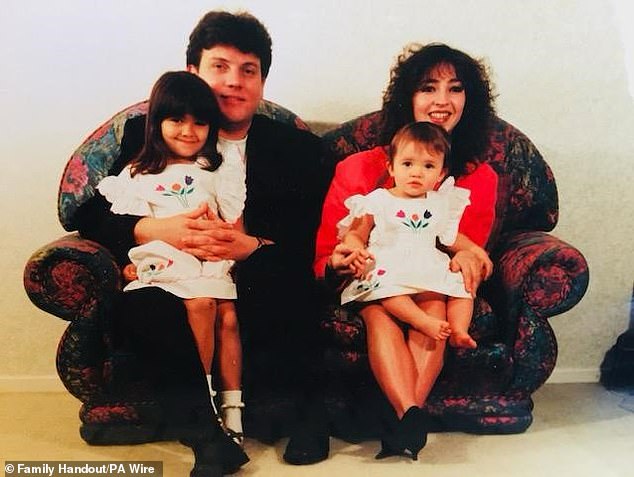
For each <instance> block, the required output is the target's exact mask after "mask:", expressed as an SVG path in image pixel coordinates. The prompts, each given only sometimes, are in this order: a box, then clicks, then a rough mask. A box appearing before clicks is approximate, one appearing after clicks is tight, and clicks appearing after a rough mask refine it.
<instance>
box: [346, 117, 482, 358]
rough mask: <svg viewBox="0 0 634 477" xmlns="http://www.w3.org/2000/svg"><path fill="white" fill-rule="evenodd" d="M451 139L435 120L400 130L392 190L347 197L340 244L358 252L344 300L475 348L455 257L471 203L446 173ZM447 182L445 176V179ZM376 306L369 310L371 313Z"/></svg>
mask: <svg viewBox="0 0 634 477" xmlns="http://www.w3.org/2000/svg"><path fill="white" fill-rule="evenodd" d="M449 151H450V145H449V137H448V135H447V133H446V132H445V131H444V129H442V128H441V127H439V126H436V125H434V124H432V123H426V122H418V123H411V124H408V125H406V126H404V127H403V128H401V129H400V130H399V131H398V132H397V133H396V134H395V136H394V138H393V140H392V142H391V145H390V159H389V163H388V172H389V174H390V176H391V177H392V178H393V180H394V187H392V188H390V189H376V190H374V191H373V192H371V193H369V194H368V195H366V196H362V195H355V196H352V197H350V198H348V199H347V200H346V201H345V205H346V207H347V208H348V209H349V210H350V213H349V215H348V216H347V217H345V218H344V219H343V220H341V221H340V222H339V224H338V225H337V227H338V229H339V236H340V238H341V241H342V242H343V243H344V244H345V245H347V246H348V247H350V248H351V249H352V250H354V252H353V254H354V255H355V257H354V260H353V261H352V263H351V265H350V267H351V271H352V273H353V275H354V280H353V281H352V282H351V283H350V284H349V285H348V286H347V287H346V288H345V289H344V290H343V292H342V294H341V302H342V304H345V303H348V302H352V301H357V302H370V301H374V300H379V301H380V303H381V304H382V305H383V307H384V308H385V309H386V310H387V311H388V312H389V313H390V314H391V315H392V316H394V317H396V318H397V319H398V320H400V321H402V322H404V323H406V324H407V325H409V326H411V327H413V328H414V329H416V330H418V331H420V332H421V333H424V334H426V335H427V336H429V337H431V338H433V339H435V340H444V339H447V338H449V343H450V344H451V345H452V346H456V347H464V348H475V347H476V342H475V341H474V340H473V338H472V337H471V336H470V335H469V332H468V331H469V323H470V321H471V314H472V312H473V297H472V296H471V295H470V294H468V293H467V292H466V291H465V286H464V282H463V279H462V275H461V274H460V273H454V272H451V271H450V269H449V256H448V255H447V254H446V253H444V252H442V251H440V250H439V249H438V248H437V247H436V240H437V239H438V240H439V241H440V242H441V243H442V244H444V245H446V246H451V245H453V243H454V242H455V240H456V235H457V232H458V223H459V222H460V217H461V215H462V212H463V211H464V209H465V207H466V206H467V205H469V191H468V190H467V189H462V188H459V187H455V186H454V180H453V177H447V178H446V179H445V176H446V174H447V170H448V160H449V157H448V156H449ZM443 180H444V181H443ZM371 310H372V307H369V308H368V312H371Z"/></svg>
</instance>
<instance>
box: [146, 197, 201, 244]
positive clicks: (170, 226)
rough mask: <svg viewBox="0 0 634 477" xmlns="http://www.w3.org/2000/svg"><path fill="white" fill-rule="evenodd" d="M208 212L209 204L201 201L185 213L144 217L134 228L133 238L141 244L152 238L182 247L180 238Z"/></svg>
mask: <svg viewBox="0 0 634 477" xmlns="http://www.w3.org/2000/svg"><path fill="white" fill-rule="evenodd" d="M208 213H209V206H208V205H207V203H206V202H203V203H202V204H200V205H199V206H198V208H197V209H196V210H193V211H191V212H187V213H186V214H180V215H174V216H172V217H166V218H155V217H144V218H142V219H141V220H139V221H138V222H137V224H136V226H135V228H134V238H135V240H136V242H137V244H139V245H142V244H145V243H148V242H151V241H152V240H162V241H163V242H167V243H169V244H170V245H173V246H174V247H176V248H178V249H182V248H183V243H182V239H183V237H185V236H186V235H188V234H189V233H190V230H191V229H192V227H194V226H195V225H196V224H197V223H198V222H204V219H206V218H207V215H208Z"/></svg>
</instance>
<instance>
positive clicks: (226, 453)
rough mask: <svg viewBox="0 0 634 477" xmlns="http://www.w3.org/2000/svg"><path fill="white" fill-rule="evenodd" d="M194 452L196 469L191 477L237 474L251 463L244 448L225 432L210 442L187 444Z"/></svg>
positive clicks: (219, 476)
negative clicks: (245, 465) (241, 468)
mask: <svg viewBox="0 0 634 477" xmlns="http://www.w3.org/2000/svg"><path fill="white" fill-rule="evenodd" d="M187 445H188V446H190V447H191V448H192V450H193V451H194V459H195V460H194V468H193V469H192V471H191V473H190V477H222V476H223V475H227V474H229V475H230V474H235V473H236V472H237V471H238V470H240V467H242V466H243V465H244V464H246V463H247V462H249V457H248V456H247V455H246V453H245V452H244V450H242V447H240V446H239V445H238V444H236V443H235V442H234V441H233V439H231V437H229V436H227V435H226V434H225V433H224V432H220V433H218V434H216V435H215V436H214V437H213V438H211V439H209V440H202V441H198V442H187Z"/></svg>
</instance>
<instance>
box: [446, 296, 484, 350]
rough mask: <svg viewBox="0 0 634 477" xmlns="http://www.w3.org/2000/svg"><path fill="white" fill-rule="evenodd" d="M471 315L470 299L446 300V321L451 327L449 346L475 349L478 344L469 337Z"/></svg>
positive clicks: (471, 305)
mask: <svg viewBox="0 0 634 477" xmlns="http://www.w3.org/2000/svg"><path fill="white" fill-rule="evenodd" d="M472 314H473V300H472V299H471V298H455V297H449V298H448V300H447V321H448V322H449V325H450V326H451V336H450V337H449V344H450V345H451V346H454V347H456V348H477V346H478V344H477V343H476V342H475V340H474V339H473V338H472V337H471V335H469V324H471V315H472Z"/></svg>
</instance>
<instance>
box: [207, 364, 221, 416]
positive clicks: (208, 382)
mask: <svg viewBox="0 0 634 477" xmlns="http://www.w3.org/2000/svg"><path fill="white" fill-rule="evenodd" d="M207 386H208V387H209V396H210V398H211V407H212V408H213V409H214V412H215V413H216V416H218V419H220V415H219V414H218V409H216V402H215V401H214V398H215V397H216V394H217V393H216V391H214V388H213V386H212V385H211V374H208V375H207Z"/></svg>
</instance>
